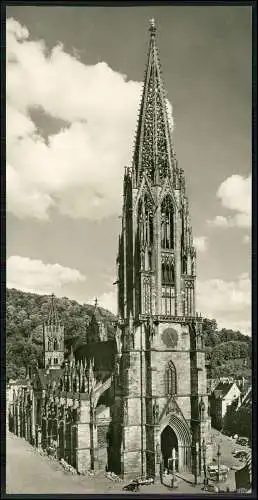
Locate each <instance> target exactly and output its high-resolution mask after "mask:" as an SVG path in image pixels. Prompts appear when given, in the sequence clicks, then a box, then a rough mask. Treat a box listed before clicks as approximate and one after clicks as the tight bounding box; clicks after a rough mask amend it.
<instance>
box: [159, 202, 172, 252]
mask: <svg viewBox="0 0 258 500" xmlns="http://www.w3.org/2000/svg"><path fill="white" fill-rule="evenodd" d="M161 246H162V248H164V249H166V250H171V249H174V211H173V202H172V199H171V198H170V197H169V196H166V197H165V198H164V200H163V202H162V205H161Z"/></svg>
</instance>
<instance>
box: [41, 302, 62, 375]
mask: <svg viewBox="0 0 258 500" xmlns="http://www.w3.org/2000/svg"><path fill="white" fill-rule="evenodd" d="M43 341H44V352H43V356H44V360H43V361H44V368H52V369H57V368H60V367H61V365H62V363H63V361H64V326H63V325H62V324H61V321H60V319H59V316H58V312H57V308H56V302H55V296H54V294H52V295H51V298H50V304H49V312H48V317H47V320H46V322H45V323H44V325H43Z"/></svg>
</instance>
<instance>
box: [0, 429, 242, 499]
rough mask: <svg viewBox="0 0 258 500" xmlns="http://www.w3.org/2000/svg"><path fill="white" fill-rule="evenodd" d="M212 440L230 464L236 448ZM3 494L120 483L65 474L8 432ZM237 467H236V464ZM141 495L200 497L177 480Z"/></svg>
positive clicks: (103, 489)
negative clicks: (183, 494)
mask: <svg viewBox="0 0 258 500" xmlns="http://www.w3.org/2000/svg"><path fill="white" fill-rule="evenodd" d="M214 440H216V441H217V442H219V441H220V442H221V451H222V457H221V463H223V464H226V465H229V466H230V465H233V463H236V461H235V460H234V459H233V457H232V454H231V450H232V448H236V445H235V444H234V443H232V441H231V440H229V439H228V438H227V437H226V436H222V435H221V434H219V433H216V435H214ZM6 453H7V456H6V493H8V494H14V493H18V494H19V493H30V494H33V493H34V494H37V493H48V494H55V493H74V494H75V493H120V494H121V493H122V488H123V486H124V484H125V483H124V482H123V483H116V482H112V481H110V480H109V479H107V478H106V477H104V475H103V474H102V473H100V474H98V475H97V476H96V477H88V476H79V475H75V476H73V475H71V474H66V473H65V472H64V470H63V469H62V467H61V465H60V464H59V462H57V461H51V460H50V459H49V458H48V457H46V456H41V455H39V454H38V453H37V451H36V450H35V448H33V447H32V446H31V445H30V444H29V443H27V442H26V441H25V440H23V439H21V438H18V437H17V436H15V435H13V434H11V433H8V434H7V446H6ZM238 465H240V464H239V463H238ZM227 485H229V486H230V487H231V491H232V489H234V473H233V471H231V477H230V478H229V481H227V483H226V484H225V483H222V485H221V487H222V489H223V490H225V489H226V486H227ZM140 492H141V493H163V494H166V493H167V494H170V495H171V493H172V494H173V492H174V493H189V494H200V493H201V486H196V487H194V486H192V485H191V484H188V483H186V482H185V481H183V480H182V481H180V483H179V487H178V488H177V489H175V490H171V489H170V488H167V487H166V486H164V485H161V484H154V485H150V486H141V487H140Z"/></svg>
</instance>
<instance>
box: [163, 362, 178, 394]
mask: <svg viewBox="0 0 258 500" xmlns="http://www.w3.org/2000/svg"><path fill="white" fill-rule="evenodd" d="M165 377H166V381H165V383H166V394H167V395H168V396H172V395H174V394H176V393H177V376H176V368H175V365H174V363H172V361H169V363H168V367H167V369H166V375H165Z"/></svg>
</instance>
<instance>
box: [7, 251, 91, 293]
mask: <svg viewBox="0 0 258 500" xmlns="http://www.w3.org/2000/svg"><path fill="white" fill-rule="evenodd" d="M85 279H86V278H85V276H83V275H82V274H81V273H80V271H78V270H77V269H71V268H69V267H64V266H61V265H60V264H46V263H44V262H42V260H33V259H30V258H28V257H20V256H19V255H13V256H11V257H9V258H8V260H7V286H8V288H17V289H19V290H23V291H25V292H35V293H52V292H57V291H59V290H60V289H61V288H62V286H63V285H67V284H72V283H78V282H83V281H85Z"/></svg>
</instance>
